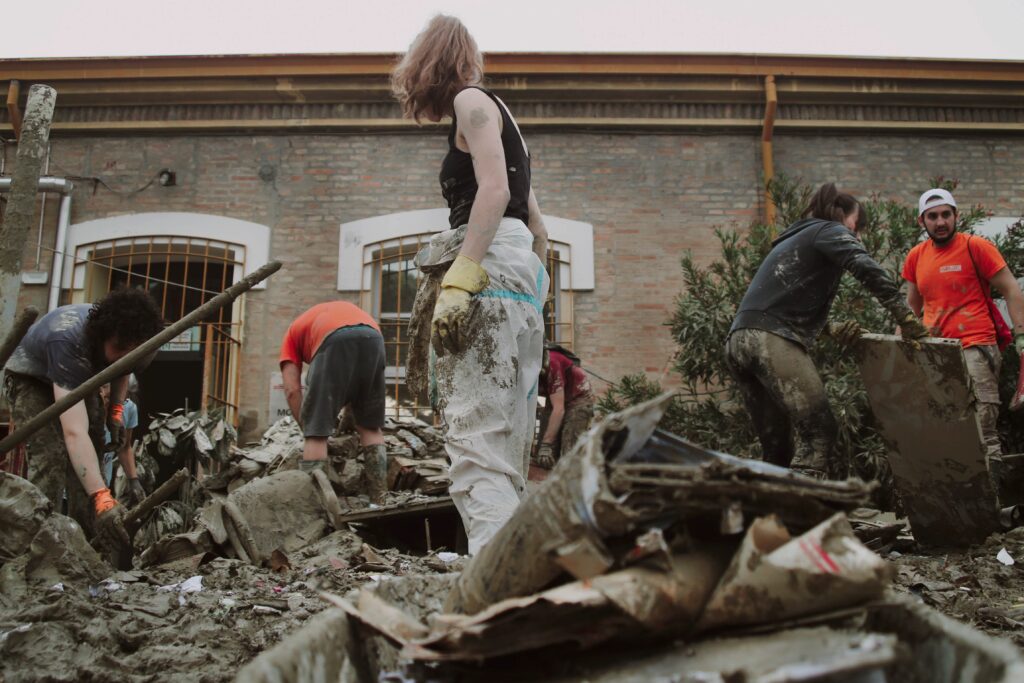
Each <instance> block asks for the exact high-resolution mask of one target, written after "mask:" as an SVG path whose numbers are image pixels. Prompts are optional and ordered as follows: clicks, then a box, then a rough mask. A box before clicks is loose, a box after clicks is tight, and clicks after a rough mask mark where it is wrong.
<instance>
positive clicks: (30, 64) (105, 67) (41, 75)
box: [0, 53, 1024, 83]
mask: <svg viewBox="0 0 1024 683" xmlns="http://www.w3.org/2000/svg"><path fill="white" fill-rule="evenodd" d="M397 57H398V55H396V54H393V53H377V54H319V55H229V56H185V57H93V58H85V59H83V58H78V59H71V58H60V59H6V60H0V80H10V79H15V78H16V79H21V80H22V81H25V82H35V81H46V80H48V81H53V80H62V79H68V80H83V79H84V80H88V79H105V78H175V77H181V76H187V77H201V76H302V75H381V76H386V75H387V74H389V73H390V72H391V69H392V68H393V67H394V64H395V61H396V58H397ZM485 60H486V70H487V73H488V74H490V75H492V76H494V75H503V74H518V75H529V74H571V75H574V76H579V75H583V74H662V75H673V74H680V75H737V76H743V75H746V76H760V77H764V76H768V75H775V76H817V77H829V78H831V77H854V78H916V79H926V80H977V81H1006V82H1017V83H1020V82H1024V63H1022V62H1019V61H1003V60H957V59H910V58H875V57H824V56H802V55H758V54H664V53H662V54H657V53H650V54H629V53H621V54H619V53H616V54H611V53H490V54H487V55H486V56H485Z"/></svg>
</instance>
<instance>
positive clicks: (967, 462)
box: [857, 334, 997, 546]
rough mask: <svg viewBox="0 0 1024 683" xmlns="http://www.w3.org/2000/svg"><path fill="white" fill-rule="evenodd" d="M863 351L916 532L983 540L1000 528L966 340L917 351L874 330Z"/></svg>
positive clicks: (927, 537)
mask: <svg viewBox="0 0 1024 683" xmlns="http://www.w3.org/2000/svg"><path fill="white" fill-rule="evenodd" d="M857 356H858V363H859V365H860V372H861V377H862V378H863V379H864V384H865V386H866V388H867V393H868V399H869V401H870V403H871V408H872V411H873V412H874V414H875V417H876V418H877V419H878V422H879V424H880V425H881V428H882V437H883V439H884V440H885V443H886V446H887V448H888V451H889V464H890V465H891V466H892V471H893V475H894V477H895V479H896V486H897V487H898V489H899V492H900V496H901V497H902V499H903V503H904V506H905V507H906V509H907V514H908V517H909V518H910V525H911V527H912V530H913V533H914V537H915V538H916V539H917V540H918V541H920V542H922V543H927V544H932V545H946V546H948V545H966V544H969V543H976V542H979V541H982V540H984V538H985V537H986V536H988V535H989V534H990V533H992V531H994V530H995V529H996V527H997V516H996V507H997V503H996V497H995V493H994V491H993V488H992V483H991V479H990V478H989V474H988V469H987V466H986V462H985V447H984V443H983V442H982V438H981V427H980V425H979V423H978V418H977V415H976V413H975V410H974V399H973V395H972V393H971V389H970V385H969V381H968V375H967V366H966V364H965V362H964V355H963V351H962V350H961V348H960V343H959V342H958V341H955V340H939V339H933V340H931V341H928V342H926V343H924V344H923V345H922V348H921V349H920V350H915V349H914V348H913V347H912V346H911V345H909V344H908V343H906V342H903V341H902V340H900V338H899V337H894V336H890V335H879V334H868V335H864V336H863V337H862V338H861V342H860V343H859V344H858V348H857Z"/></svg>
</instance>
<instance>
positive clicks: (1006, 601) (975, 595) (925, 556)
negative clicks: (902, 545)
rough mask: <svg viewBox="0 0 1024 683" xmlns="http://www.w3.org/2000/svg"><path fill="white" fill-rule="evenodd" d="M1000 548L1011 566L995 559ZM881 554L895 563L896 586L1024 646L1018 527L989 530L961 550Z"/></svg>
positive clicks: (1023, 538)
mask: <svg viewBox="0 0 1024 683" xmlns="http://www.w3.org/2000/svg"><path fill="white" fill-rule="evenodd" d="M1003 549H1005V550H1006V555H1009V557H1010V558H1012V559H1013V561H1014V564H1012V565H1006V564H1004V563H1003V562H1000V561H999V560H998V559H997V556H998V555H999V554H1000V551H1001V550H1003ZM1006 555H1004V556H1003V557H1004V559H1005V558H1006ZM885 556H886V558H887V559H889V560H890V561H891V562H893V563H894V564H895V565H896V569H897V572H896V579H895V582H894V587H895V588H896V589H897V590H899V591H903V592H907V593H911V594H913V595H916V596H918V597H919V598H920V599H921V600H922V601H923V602H924V603H925V604H927V605H929V606H931V607H934V608H935V609H937V610H939V611H940V612H942V613H943V614H945V615H947V616H950V617H953V618H954V619H958V620H960V621H963V622H966V623H968V624H970V625H972V626H974V627H976V628H978V629H980V630H982V631H984V632H986V633H988V634H989V635H993V636H998V637H1002V638H1008V639H1010V640H1012V641H1013V642H1014V643H1015V644H1016V645H1017V646H1018V647H1021V648H1024V528H1017V529H1014V530H1012V531H1009V532H1007V533H1003V534H993V535H992V536H990V537H989V538H988V539H987V540H986V541H985V542H984V543H982V544H980V545H977V546H973V547H971V548H969V549H967V550H951V551H944V550H934V551H928V550H921V549H915V550H914V551H913V552H908V553H905V554H901V553H899V552H895V551H891V552H889V553H887V554H886V555H885Z"/></svg>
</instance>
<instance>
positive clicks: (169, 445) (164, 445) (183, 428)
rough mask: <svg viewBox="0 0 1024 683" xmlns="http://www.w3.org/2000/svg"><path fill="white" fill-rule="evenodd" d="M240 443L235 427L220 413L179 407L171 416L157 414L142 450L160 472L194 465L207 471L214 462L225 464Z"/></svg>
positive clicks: (168, 414)
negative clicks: (153, 461)
mask: <svg viewBox="0 0 1024 683" xmlns="http://www.w3.org/2000/svg"><path fill="white" fill-rule="evenodd" d="M237 440H238V434H237V433H236V432H235V428H234V427H232V426H231V424H230V423H228V422H227V421H226V420H224V419H223V417H222V416H221V415H220V413H218V412H216V411H213V412H209V413H204V412H203V411H201V410H194V411H191V412H186V411H185V409H184V408H178V409H177V410H175V411H174V412H171V413H158V414H157V416H156V417H155V418H153V420H151V421H150V423H149V430H148V431H147V432H146V436H144V437H143V439H142V450H144V451H145V452H146V453H147V454H148V455H149V456H150V457H152V458H153V459H154V460H155V461H156V462H157V464H158V465H159V466H160V468H161V469H163V470H165V471H170V472H173V471H175V470H177V469H180V468H181V467H183V466H187V465H188V464H190V463H195V462H198V463H200V464H202V465H203V466H204V467H206V468H209V467H210V464H211V461H213V462H225V461H227V460H228V455H229V453H230V451H231V447H232V446H233V445H234V444H235V442H236V441H237Z"/></svg>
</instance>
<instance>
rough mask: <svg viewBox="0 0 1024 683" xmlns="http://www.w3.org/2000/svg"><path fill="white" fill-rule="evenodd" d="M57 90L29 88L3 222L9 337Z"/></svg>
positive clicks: (4, 312) (0, 262) (2, 324)
mask: <svg viewBox="0 0 1024 683" xmlns="http://www.w3.org/2000/svg"><path fill="white" fill-rule="evenodd" d="M56 104H57V91H56V90H54V89H53V88H51V87H50V86H48V85H41V84H38V83H37V84H36V85H33V86H32V87H31V88H29V91H28V105H27V106H26V107H25V123H24V125H23V126H22V129H21V138H20V140H19V142H18V165H17V167H15V169H14V176H13V177H12V178H11V192H10V194H9V195H8V198H7V210H6V212H5V213H4V222H3V225H0V335H2V336H6V335H7V334H8V333H9V332H10V330H11V328H12V326H13V325H14V313H15V311H16V309H17V306H18V294H19V292H20V291H21V257H22V254H23V253H24V249H25V241H26V240H27V239H28V231H29V229H30V228H31V227H32V223H33V222H34V221H33V219H34V218H35V215H36V195H37V194H38V193H39V172H40V170H41V169H42V166H43V157H44V156H45V155H46V143H47V142H48V141H49V139H50V123H51V122H52V121H53V108H54V106H55V105H56Z"/></svg>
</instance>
